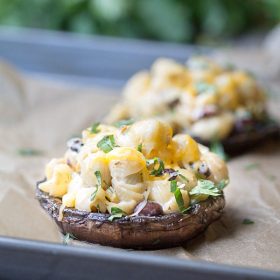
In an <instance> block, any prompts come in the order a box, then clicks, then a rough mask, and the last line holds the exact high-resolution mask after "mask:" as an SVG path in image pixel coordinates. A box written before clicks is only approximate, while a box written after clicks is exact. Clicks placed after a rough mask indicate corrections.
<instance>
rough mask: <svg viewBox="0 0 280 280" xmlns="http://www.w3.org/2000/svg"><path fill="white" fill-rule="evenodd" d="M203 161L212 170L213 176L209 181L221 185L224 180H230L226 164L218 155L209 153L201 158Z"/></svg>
mask: <svg viewBox="0 0 280 280" xmlns="http://www.w3.org/2000/svg"><path fill="white" fill-rule="evenodd" d="M201 161H204V162H205V163H206V164H207V166H208V167H209V169H210V172H211V175H210V177H209V178H208V179H209V180H211V181H213V182H215V183H219V182H221V181H222V180H227V179H228V169H227V166H226V164H225V162H224V161H223V160H222V159H221V158H220V157H219V156H218V155H216V154H214V153H211V152H208V153H205V154H203V155H202V156H201Z"/></svg>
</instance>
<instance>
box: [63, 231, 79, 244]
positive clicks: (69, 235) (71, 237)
mask: <svg viewBox="0 0 280 280" xmlns="http://www.w3.org/2000/svg"><path fill="white" fill-rule="evenodd" d="M74 239H77V238H76V237H75V236H74V235H73V234H72V233H69V232H67V233H66V234H65V235H64V237H63V244H64V245H68V244H69V242H70V240H74Z"/></svg>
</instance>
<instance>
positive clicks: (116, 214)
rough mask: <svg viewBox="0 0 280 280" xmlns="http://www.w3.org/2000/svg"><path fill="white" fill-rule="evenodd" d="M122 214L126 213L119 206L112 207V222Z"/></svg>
mask: <svg viewBox="0 0 280 280" xmlns="http://www.w3.org/2000/svg"><path fill="white" fill-rule="evenodd" d="M122 216H125V213H124V212H123V211H122V210H121V209H120V208H118V207H112V208H111V216H110V217H109V218H108V220H109V221H110V222H112V221H113V220H114V219H119V218H121V217H122Z"/></svg>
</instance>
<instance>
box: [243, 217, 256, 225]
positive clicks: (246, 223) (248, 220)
mask: <svg viewBox="0 0 280 280" xmlns="http://www.w3.org/2000/svg"><path fill="white" fill-rule="evenodd" d="M254 223H255V222H254V221H252V220H250V219H248V218H245V219H244V220H243V221H242V224H243V225H251V224H254Z"/></svg>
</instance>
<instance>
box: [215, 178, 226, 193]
mask: <svg viewBox="0 0 280 280" xmlns="http://www.w3.org/2000/svg"><path fill="white" fill-rule="evenodd" d="M228 183H229V180H222V181H221V182H219V183H217V184H216V187H217V188H218V189H219V190H220V191H222V190H223V189H224V188H225V187H226V186H227V185H228Z"/></svg>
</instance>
